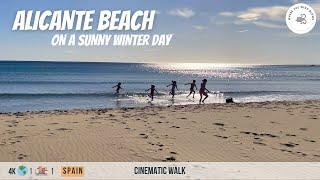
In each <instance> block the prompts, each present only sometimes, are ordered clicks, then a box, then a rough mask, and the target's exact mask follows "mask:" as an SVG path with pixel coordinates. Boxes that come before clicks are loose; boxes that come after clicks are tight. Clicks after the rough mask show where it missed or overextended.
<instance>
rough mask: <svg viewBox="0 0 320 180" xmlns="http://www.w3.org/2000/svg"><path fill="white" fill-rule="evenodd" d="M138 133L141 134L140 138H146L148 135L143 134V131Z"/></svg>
mask: <svg viewBox="0 0 320 180" xmlns="http://www.w3.org/2000/svg"><path fill="white" fill-rule="evenodd" d="M139 135H140V136H142V138H144V139H147V138H148V135H146V134H144V133H140V134H139Z"/></svg>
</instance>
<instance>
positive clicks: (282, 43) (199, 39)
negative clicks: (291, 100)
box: [0, 0, 320, 64]
mask: <svg viewBox="0 0 320 180" xmlns="http://www.w3.org/2000/svg"><path fill="white" fill-rule="evenodd" d="M298 2H304V3H307V4H309V5H311V7H313V8H314V10H315V11H316V13H317V15H318V16H317V20H318V22H317V24H316V26H315V28H314V29H313V30H312V31H311V32H310V33H308V34H305V35H296V34H293V33H292V32H290V30H289V29H288V28H287V26H286V23H285V14H286V11H287V9H288V8H289V7H290V6H291V5H293V4H295V3H298ZM105 9H108V10H129V9H130V10H140V9H141V10H157V15H156V19H155V21H154V27H153V29H152V30H151V31H147V32H134V33H148V34H155V33H158V34H162V33H173V34H174V37H173V39H172V41H171V44H170V46H165V47H149V46H144V47H112V46H103V47H52V46H51V43H50V42H51V38H52V36H53V35H54V34H56V33H59V32H49V31H45V32H43V31H12V30H11V29H12V25H13V22H14V18H15V15H16V12H17V11H18V10H40V11H43V10H96V11H100V10H105ZM319 20H320V0H308V1H298V0H241V1H235V0H201V1H198V0H179V1H163V0H136V1H132V0H120V1H108V0H82V1H75V0H68V1H54V0H51V1H49V0H28V1H21V0H10V1H9V0H8V1H2V3H1V6H0V38H1V41H0V60H36V61H89V62H90V61H92V62H97V61H99V62H104V61H105V62H156V63H161V62H176V63H191V62H194V63H236V64H320V63H319V62H320V61H319V47H320V25H319V24H320V21H319ZM66 33H71V32H66ZM82 33H87V34H90V33H93V34H94V33H96V32H95V31H94V30H93V31H89V32H82ZM104 33H106V34H108V33H110V32H108V31H105V32H104ZM119 33H122V32H119ZM126 33H130V32H126Z"/></svg>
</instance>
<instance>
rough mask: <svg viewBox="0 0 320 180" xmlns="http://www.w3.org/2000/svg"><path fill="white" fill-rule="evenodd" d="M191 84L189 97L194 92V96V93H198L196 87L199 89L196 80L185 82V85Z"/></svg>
mask: <svg viewBox="0 0 320 180" xmlns="http://www.w3.org/2000/svg"><path fill="white" fill-rule="evenodd" d="M189 84H190V93H189V95H188V96H187V97H189V96H190V95H191V94H192V93H193V98H194V94H195V93H196V91H195V90H194V88H196V90H197V89H198V88H197V85H196V80H193V81H192V83H187V84H184V85H189Z"/></svg>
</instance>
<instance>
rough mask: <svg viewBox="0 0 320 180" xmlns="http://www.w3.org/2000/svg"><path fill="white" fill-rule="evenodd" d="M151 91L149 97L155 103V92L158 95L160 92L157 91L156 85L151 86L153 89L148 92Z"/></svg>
mask: <svg viewBox="0 0 320 180" xmlns="http://www.w3.org/2000/svg"><path fill="white" fill-rule="evenodd" d="M149 90H150V94H148V96H149V97H150V98H151V101H153V97H154V92H156V93H158V91H157V90H156V86H155V85H151V88H149V89H147V90H146V91H149Z"/></svg>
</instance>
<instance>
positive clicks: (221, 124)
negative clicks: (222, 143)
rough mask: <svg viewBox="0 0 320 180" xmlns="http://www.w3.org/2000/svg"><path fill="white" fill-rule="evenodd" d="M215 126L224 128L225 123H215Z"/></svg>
mask: <svg viewBox="0 0 320 180" xmlns="http://www.w3.org/2000/svg"><path fill="white" fill-rule="evenodd" d="M213 124H214V125H217V126H224V124H223V123H213Z"/></svg>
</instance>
